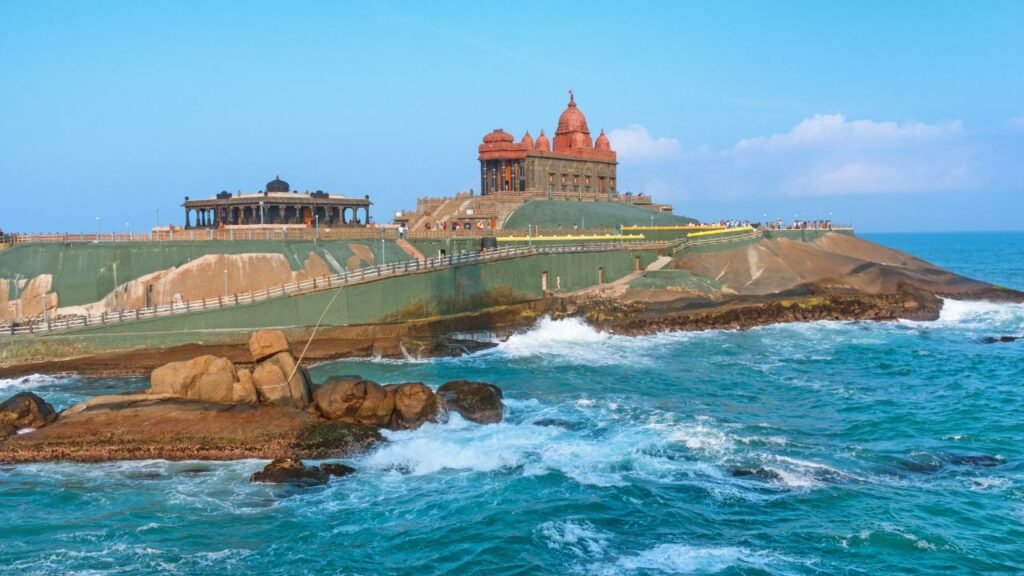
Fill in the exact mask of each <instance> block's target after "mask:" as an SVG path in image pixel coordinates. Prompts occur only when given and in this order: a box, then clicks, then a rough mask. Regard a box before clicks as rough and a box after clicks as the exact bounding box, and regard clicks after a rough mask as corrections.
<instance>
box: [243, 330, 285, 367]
mask: <svg viewBox="0 0 1024 576" xmlns="http://www.w3.org/2000/svg"><path fill="white" fill-rule="evenodd" d="M288 350H289V346H288V339H287V338H285V335H284V332H282V331H280V330H257V331H255V332H253V333H252V335H251V336H249V353H251V354H252V361H253V362H259V361H260V360H263V359H265V358H270V357H271V356H273V355H274V354H277V353H278V352H287V351H288Z"/></svg>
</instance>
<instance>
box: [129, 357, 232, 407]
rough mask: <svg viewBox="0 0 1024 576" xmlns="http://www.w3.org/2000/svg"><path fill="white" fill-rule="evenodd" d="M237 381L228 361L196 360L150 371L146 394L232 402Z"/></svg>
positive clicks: (203, 358)
mask: <svg viewBox="0 0 1024 576" xmlns="http://www.w3.org/2000/svg"><path fill="white" fill-rule="evenodd" d="M237 380H238V377H237V374H236V373H235V365H234V364H232V363H231V361H230V360H228V359H227V358H220V357H218V356H210V355H205V356H197V357H196V358H193V359H191V360H185V361H181V362H171V363H169V364H164V365H163V366H161V367H159V368H157V369H156V370H153V373H152V374H151V375H150V378H149V382H150V387H149V390H148V391H147V392H149V393H150V394H170V395H172V396H178V397H180V398H189V399H192V400H203V401H206V402H231V401H232V398H233V396H234V384H235V382H236V381H237Z"/></svg>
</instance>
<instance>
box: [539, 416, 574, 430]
mask: <svg viewBox="0 0 1024 576" xmlns="http://www.w3.org/2000/svg"><path fill="white" fill-rule="evenodd" d="M533 425H534V426H542V427H545V428H564V429H566V430H572V429H574V428H575V427H576V425H575V424H573V423H572V422H569V421H568V420H563V419H561V418H541V419H539V420H534V421H533Z"/></svg>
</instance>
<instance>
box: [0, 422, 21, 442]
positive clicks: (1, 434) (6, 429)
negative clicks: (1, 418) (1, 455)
mask: <svg viewBox="0 0 1024 576" xmlns="http://www.w3.org/2000/svg"><path fill="white" fill-rule="evenodd" d="M17 433H18V427H17V426H15V425H13V424H0V440H3V439H4V438H7V437H8V436H14V435H15V434H17Z"/></svg>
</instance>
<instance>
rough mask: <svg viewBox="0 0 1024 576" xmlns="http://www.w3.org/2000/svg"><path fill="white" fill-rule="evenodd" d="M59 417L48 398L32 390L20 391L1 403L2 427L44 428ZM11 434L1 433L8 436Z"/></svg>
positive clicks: (0, 420)
mask: <svg viewBox="0 0 1024 576" xmlns="http://www.w3.org/2000/svg"><path fill="white" fill-rule="evenodd" d="M56 419H57V413H56V412H55V411H54V410H53V406H51V405H50V404H49V403H48V402H47V401H46V400H43V399H42V398H40V397H39V396H36V395H35V394H33V393H31V392H19V393H17V394H15V395H14V396H11V397H10V398H8V399H7V400H5V401H4V402H3V403H2V404H0V428H2V429H4V430H6V431H7V432H10V429H11V428H13V429H14V431H17V430H19V429H21V428H42V427H43V426H46V425H47V424H49V423H50V422H53V421H54V420H56ZM7 435H9V434H6V433H0V436H2V437H6V436H7Z"/></svg>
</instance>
